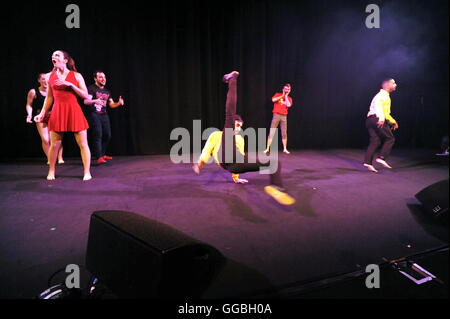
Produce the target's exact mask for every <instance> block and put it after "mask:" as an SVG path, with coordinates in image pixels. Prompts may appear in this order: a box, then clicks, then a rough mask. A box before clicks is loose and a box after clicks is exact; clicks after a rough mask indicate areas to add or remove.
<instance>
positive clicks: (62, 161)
mask: <svg viewBox="0 0 450 319" xmlns="http://www.w3.org/2000/svg"><path fill="white" fill-rule="evenodd" d="M58 164H64V158H63V145H62V143H61V147H60V148H59V151H58Z"/></svg>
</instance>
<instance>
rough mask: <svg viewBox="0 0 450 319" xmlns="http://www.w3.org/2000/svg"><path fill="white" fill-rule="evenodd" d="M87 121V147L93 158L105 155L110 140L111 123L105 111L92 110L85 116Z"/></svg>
mask: <svg viewBox="0 0 450 319" xmlns="http://www.w3.org/2000/svg"><path fill="white" fill-rule="evenodd" d="M87 120H88V122H89V130H88V136H89V147H90V149H91V152H92V157H93V158H94V159H99V158H100V157H103V156H105V155H106V148H107V147H108V144H109V141H110V140H111V124H110V121H109V116H108V114H107V113H105V114H99V113H95V112H92V113H90V114H89V115H88V116H87Z"/></svg>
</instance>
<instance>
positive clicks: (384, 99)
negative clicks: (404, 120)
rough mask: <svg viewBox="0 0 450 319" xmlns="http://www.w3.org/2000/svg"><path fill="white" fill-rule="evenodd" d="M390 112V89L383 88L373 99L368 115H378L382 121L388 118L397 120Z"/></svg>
mask: <svg viewBox="0 0 450 319" xmlns="http://www.w3.org/2000/svg"><path fill="white" fill-rule="evenodd" d="M390 113H391V97H390V95H389V92H388V91H386V90H383V89H381V90H380V92H378V93H377V95H375V96H374V98H373V99H372V103H371V104H370V110H369V113H367V117H369V116H371V115H375V116H376V117H378V121H380V122H384V121H385V120H386V119H387V120H388V121H389V122H395V120H394V119H393V118H392V117H391V116H390Z"/></svg>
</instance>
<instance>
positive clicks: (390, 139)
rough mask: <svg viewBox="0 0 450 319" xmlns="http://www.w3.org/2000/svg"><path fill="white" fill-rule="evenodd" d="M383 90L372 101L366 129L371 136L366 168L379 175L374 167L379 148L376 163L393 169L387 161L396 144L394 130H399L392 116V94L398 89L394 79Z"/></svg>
mask: <svg viewBox="0 0 450 319" xmlns="http://www.w3.org/2000/svg"><path fill="white" fill-rule="evenodd" d="M381 87H382V88H381V90H380V92H378V94H377V95H375V97H374V98H373V100H372V103H371V104H370V110H369V113H368V114H367V120H366V127H367V130H368V131H369V135H370V144H369V147H368V148H367V151H366V156H365V159H364V167H366V168H367V169H368V170H369V171H372V172H375V173H377V172H378V171H377V170H376V169H375V167H373V165H372V162H373V157H374V154H375V152H376V150H377V148H378V147H380V146H381V151H380V156H378V157H377V159H376V160H375V162H377V163H379V164H381V165H382V166H383V167H385V168H392V167H391V166H390V165H389V164H388V163H387V162H386V159H387V157H388V156H389V154H390V152H391V150H392V147H393V146H394V143H395V138H394V134H392V131H393V130H396V129H398V124H397V121H396V120H394V118H393V117H392V116H391V97H390V93H392V92H394V91H395V90H396V89H397V83H395V80H394V79H386V80H384V81H383V82H382V84H381Z"/></svg>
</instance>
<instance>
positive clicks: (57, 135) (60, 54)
mask: <svg viewBox="0 0 450 319" xmlns="http://www.w3.org/2000/svg"><path fill="white" fill-rule="evenodd" d="M52 62H53V66H54V69H53V71H52V72H51V74H50V77H49V79H48V91H47V97H46V98H45V103H44V107H43V108H42V111H41V113H39V115H37V116H36V117H35V119H34V120H35V122H42V121H43V119H44V118H45V114H46V113H47V112H48V110H49V109H50V107H51V106H52V104H53V108H52V113H51V115H50V119H49V121H48V130H49V131H50V140H51V142H50V150H49V156H48V157H49V161H50V168H49V171H48V176H47V180H50V181H51V180H54V179H55V166H56V157H57V155H58V150H59V148H60V146H61V142H62V138H63V136H64V132H73V133H74V135H75V139H76V141H77V144H78V146H79V147H80V151H81V158H82V160H83V167H84V177H83V180H84V181H88V180H90V179H92V176H91V173H90V167H91V151H90V150H89V145H88V142H87V129H88V128H89V125H88V123H87V121H86V118H85V117H84V114H83V111H82V110H81V107H80V105H79V104H78V101H77V96H79V97H80V98H82V99H87V98H88V97H89V95H88V91H87V89H86V84H85V82H84V79H83V76H82V75H81V74H80V73H78V72H76V67H75V61H74V60H73V59H72V58H71V57H70V56H69V54H68V53H67V52H64V51H61V50H58V51H55V52H54V53H53V55H52Z"/></svg>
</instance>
